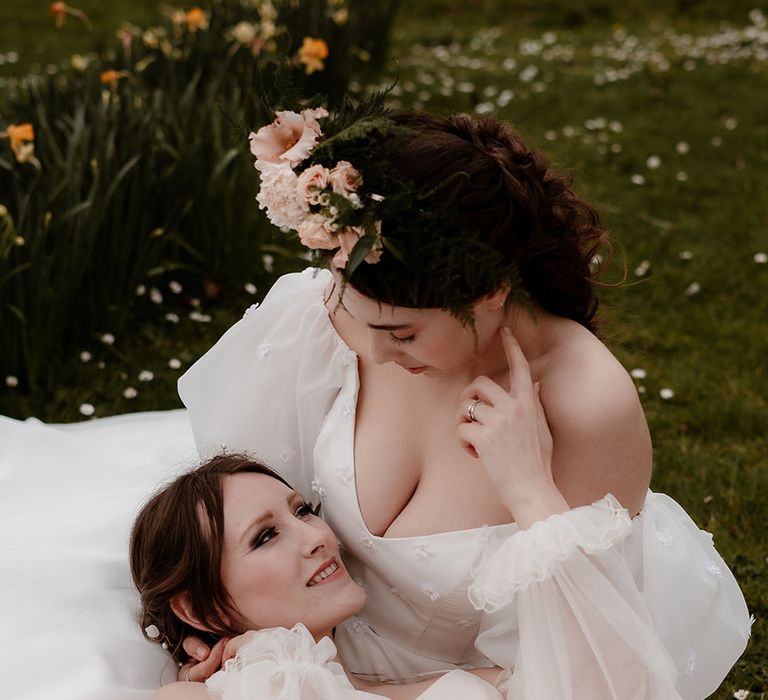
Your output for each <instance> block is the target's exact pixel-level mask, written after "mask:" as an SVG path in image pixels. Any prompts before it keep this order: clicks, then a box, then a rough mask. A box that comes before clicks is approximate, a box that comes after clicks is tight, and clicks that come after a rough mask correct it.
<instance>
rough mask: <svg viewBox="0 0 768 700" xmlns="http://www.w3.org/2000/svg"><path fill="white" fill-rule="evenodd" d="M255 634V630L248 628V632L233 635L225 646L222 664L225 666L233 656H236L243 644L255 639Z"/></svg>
mask: <svg viewBox="0 0 768 700" xmlns="http://www.w3.org/2000/svg"><path fill="white" fill-rule="evenodd" d="M255 634H256V632H255V631H254V630H248V632H244V633H243V634H240V635H238V636H237V637H232V639H230V640H229V641H228V642H227V643H226V645H225V646H224V653H223V654H222V657H221V665H222V666H223V665H224V664H225V663H226V662H227V661H229V660H230V659H231V658H232V657H233V656H236V655H237V651H238V649H240V647H241V646H243V645H245V644H248V642H250V641H251V640H252V639H253V636H254V635H255Z"/></svg>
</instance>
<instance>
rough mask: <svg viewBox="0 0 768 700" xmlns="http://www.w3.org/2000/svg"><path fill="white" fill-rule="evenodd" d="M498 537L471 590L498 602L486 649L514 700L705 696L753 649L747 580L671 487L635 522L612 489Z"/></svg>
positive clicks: (478, 603) (486, 603) (482, 643)
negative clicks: (741, 581) (670, 493)
mask: <svg viewBox="0 0 768 700" xmlns="http://www.w3.org/2000/svg"><path fill="white" fill-rule="evenodd" d="M497 545H498V546H495V547H493V548H491V549H490V550H489V551H488V552H487V553H486V555H485V556H484V558H483V559H482V560H481V562H480V563H479V565H478V567H477V568H476V569H475V571H474V572H473V583H472V586H471V587H470V591H469V595H470V600H471V601H472V603H473V605H474V606H475V607H476V608H477V609H480V610H484V611H486V615H485V618H484V621H483V625H482V628H481V631H480V634H479V636H478V639H477V643H476V645H477V648H478V649H479V650H480V651H481V652H483V653H484V654H485V655H486V656H488V658H490V659H491V660H493V661H494V662H495V663H496V664H499V665H500V666H502V667H504V668H507V669H511V670H512V673H511V675H510V677H509V681H508V685H507V687H506V696H507V698H508V699H509V700H531V699H533V698H551V697H557V698H570V699H572V700H581V699H582V698H589V699H590V700H592V699H593V698H594V699H597V700H600V699H602V698H612V699H613V698H616V699H617V700H618V699H619V698H621V699H623V698H632V699H633V700H660V699H662V700H663V699H666V698H685V699H686V700H688V699H690V700H694V699H696V700H700V699H701V698H704V697H707V696H709V695H710V694H711V693H712V692H714V691H715V690H716V689H717V687H718V686H719V685H720V683H721V682H722V680H723V678H724V677H725V675H726V674H727V673H728V670H729V669H730V668H731V666H732V665H733V663H734V662H735V661H736V659H737V658H738V657H739V656H740V654H741V653H742V652H743V650H744V648H745V646H746V643H747V638H748V636H749V627H750V618H749V614H748V612H747V608H746V604H745V602H744V598H743V595H742V594H741V591H740V589H739V587H738V584H737V583H736V581H735V579H734V578H733V576H732V575H731V573H730V571H729V570H728V568H727V566H726V565H725V563H724V562H723V560H722V559H721V558H720V556H719V555H718V554H717V552H716V551H715V549H714V547H713V546H712V541H711V537H709V536H708V535H707V534H706V533H702V532H701V531H700V530H699V529H698V528H697V527H696V525H695V524H694V523H693V521H692V520H691V519H690V518H689V517H688V515H687V514H686V513H685V511H684V510H683V509H682V508H681V507H680V506H679V505H677V504H676V503H675V502H674V501H673V500H672V499H670V498H668V497H666V496H663V495H661V494H654V493H651V492H649V494H648V497H647V500H646V505H645V507H644V509H643V511H642V513H641V514H640V515H638V516H637V517H636V518H634V519H633V520H631V519H630V518H629V516H628V514H627V512H626V511H625V510H624V509H623V508H621V506H620V504H619V503H618V502H617V501H616V500H615V499H614V498H613V497H612V496H610V495H608V496H606V497H605V498H604V499H602V500H600V501H598V502H596V503H594V504H592V505H591V506H585V507H582V508H575V509H573V510H570V511H567V512H566V513H562V514H559V515H554V516H552V517H550V518H548V519H547V520H545V521H542V522H539V523H536V524H534V526H533V527H531V528H530V529H528V530H524V531H519V532H517V533H515V534H513V535H512V536H511V537H508V538H507V539H506V540H501V541H500V542H498V543H497Z"/></svg>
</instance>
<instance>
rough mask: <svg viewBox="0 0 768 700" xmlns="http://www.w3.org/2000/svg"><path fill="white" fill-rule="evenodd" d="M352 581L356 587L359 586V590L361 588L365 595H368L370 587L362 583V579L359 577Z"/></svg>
mask: <svg viewBox="0 0 768 700" xmlns="http://www.w3.org/2000/svg"><path fill="white" fill-rule="evenodd" d="M352 580H353V581H354V582H355V583H356V584H357V585H358V586H360V588H362V589H363V590H364V591H365V592H366V593H370V592H371V587H370V586H369V585H368V584H367V583H366V582H365V581H363V579H361V578H360V577H359V576H355V578H354V579H352Z"/></svg>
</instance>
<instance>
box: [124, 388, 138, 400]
mask: <svg viewBox="0 0 768 700" xmlns="http://www.w3.org/2000/svg"><path fill="white" fill-rule="evenodd" d="M138 395H139V392H138V391H136V389H134V388H133V387H132V386H127V387H125V389H123V396H124V397H125V398H126V399H135V398H136V397H137V396H138Z"/></svg>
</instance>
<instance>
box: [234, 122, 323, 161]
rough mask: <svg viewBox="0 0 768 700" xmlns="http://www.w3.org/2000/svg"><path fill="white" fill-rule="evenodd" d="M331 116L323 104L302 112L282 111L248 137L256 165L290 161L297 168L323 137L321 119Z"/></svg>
mask: <svg viewBox="0 0 768 700" xmlns="http://www.w3.org/2000/svg"><path fill="white" fill-rule="evenodd" d="M327 116H328V112H327V111H326V110H325V109H323V108H322V107H321V108H318V109H305V110H304V111H302V113H301V114H296V112H288V111H285V112H278V113H277V118H276V119H275V121H273V122H272V123H271V124H269V125H268V126H263V127H261V129H259V130H258V131H257V132H251V133H250V135H249V136H248V140H249V141H250V142H251V153H253V155H255V156H256V168H257V169H258V170H263V169H264V166H265V164H266V163H272V164H275V165H276V164H280V163H288V164H289V165H290V166H291V167H292V168H293V167H295V166H296V165H298V164H299V163H301V161H303V160H304V159H305V158H306V157H307V156H308V155H309V154H310V152H311V151H312V149H313V148H314V147H315V144H316V143H317V139H318V138H319V137H320V136H322V133H323V132H322V130H321V129H320V125H319V124H318V122H317V120H318V119H320V118H322V117H327Z"/></svg>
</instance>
